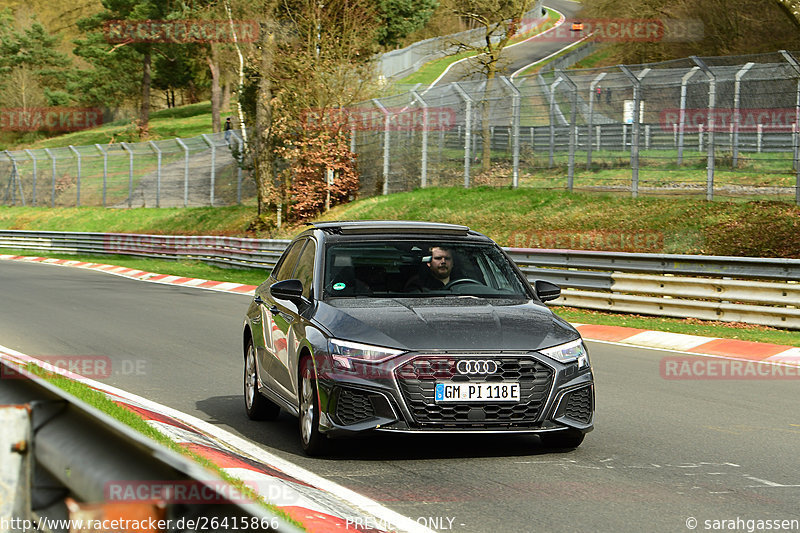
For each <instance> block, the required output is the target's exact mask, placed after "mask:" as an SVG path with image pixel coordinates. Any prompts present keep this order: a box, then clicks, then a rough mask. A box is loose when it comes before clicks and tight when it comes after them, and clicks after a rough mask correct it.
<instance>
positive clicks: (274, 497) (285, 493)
mask: <svg viewBox="0 0 800 533" xmlns="http://www.w3.org/2000/svg"><path fill="white" fill-rule="evenodd" d="M0 358H3V359H5V360H7V361H11V362H15V363H19V364H22V365H25V364H28V363H35V364H37V365H39V366H41V367H43V368H46V369H47V370H50V371H52V372H55V373H58V374H60V375H62V376H64V377H67V378H69V379H72V380H75V381H78V382H81V383H83V384H85V385H86V386H88V387H91V388H92V389H94V390H97V391H99V392H102V393H104V394H105V395H106V396H107V397H108V398H109V399H110V400H112V401H113V402H115V403H117V404H118V405H120V406H122V407H124V408H126V409H128V410H130V411H132V412H134V413H136V414H138V415H139V416H141V417H142V418H143V419H144V420H145V421H146V422H147V423H148V424H149V425H150V426H152V427H154V428H155V429H157V430H158V431H160V432H161V433H163V434H165V435H167V436H168V437H169V438H171V439H172V440H174V441H175V442H177V443H178V444H179V445H181V446H182V447H184V448H186V449H187V450H189V451H191V452H194V453H197V454H198V455H200V456H202V457H204V458H206V459H208V460H209V461H211V462H212V463H214V464H215V465H217V466H218V467H220V468H221V469H222V470H223V471H225V472H226V473H227V474H229V475H230V476H232V477H234V478H237V479H240V480H241V481H243V482H244V483H245V484H246V485H248V486H249V487H250V488H252V489H253V490H255V491H256V492H257V493H258V494H259V495H260V496H261V497H262V498H263V499H264V501H266V502H268V503H270V504H272V505H274V506H276V507H278V508H280V509H281V510H283V511H284V512H286V514H288V515H289V516H291V517H292V518H293V519H295V520H297V521H298V522H300V523H301V524H302V525H303V527H305V528H306V529H307V530H308V531H313V532H314V533H334V532H342V531H347V532H356V533H367V532H369V533H380V532H389V531H392V532H395V531H396V532H401V531H405V532H409V533H433V530H431V529H429V528H427V527H425V526H423V525H422V524H421V523H419V522H416V521H414V520H412V519H411V518H408V517H405V516H403V515H401V514H399V513H396V512H395V511H392V510H391V509H388V508H386V507H384V506H382V505H381V504H379V503H377V502H375V501H374V500H371V499H369V498H367V497H365V496H362V495H361V494H358V493H356V492H354V491H352V490H350V489H347V488H345V487H342V486H341V485H338V484H336V483H334V482H332V481H329V480H327V479H325V478H322V477H320V476H318V475H316V474H314V473H312V472H310V471H308V470H305V469H303V468H301V467H299V466H297V465H295V464H293V463H291V462H289V461H286V460H284V459H281V458H280V457H278V456H276V455H273V454H271V453H269V452H267V451H266V450H264V449H262V448H259V447H258V446H256V445H255V444H253V443H252V442H250V441H247V440H246V439H243V438H241V437H238V436H237V435H234V434H233V433H229V432H228V431H225V430H223V429H221V428H219V427H217V426H214V425H212V424H209V423H208V422H204V421H203V420H200V419H199V418H196V417H193V416H191V415H188V414H186V413H182V412H180V411H177V410H175V409H172V408H170V407H167V406H165V405H161V404H158V403H155V402H152V401H150V400H148V399H146V398H143V397H141V396H137V395H135V394H131V393H129V392H126V391H123V390H121V389H118V388H116V387H112V386H110V385H107V384H104V383H101V382H98V381H95V380H92V379H88V378H86V377H83V376H81V375H79V374H75V373H73V372H70V371H68V370H65V369H63V368H59V367H54V366H52V365H50V364H48V363H47V362H46V361H41V360H39V359H36V358H35V357H31V356H29V355H25V354H23V353H20V352H17V351H15V350H12V349H10V348H6V347H4V346H0Z"/></svg>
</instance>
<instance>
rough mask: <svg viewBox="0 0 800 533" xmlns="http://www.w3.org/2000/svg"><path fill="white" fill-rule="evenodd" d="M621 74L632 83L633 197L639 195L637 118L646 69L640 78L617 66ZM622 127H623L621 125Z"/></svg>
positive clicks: (623, 66)
mask: <svg viewBox="0 0 800 533" xmlns="http://www.w3.org/2000/svg"><path fill="white" fill-rule="evenodd" d="M619 68H620V70H622V72H623V74H625V76H627V77H628V79H629V80H630V81H631V84H632V85H633V123H632V124H631V196H633V197H634V198H636V197H638V196H639V120H640V119H641V117H640V116H639V113H640V110H641V109H640V106H641V104H640V102H641V98H642V80H641V78H643V77H644V76H645V75H646V74H647V72H648V69H645V70H644V71H642V73H641V75H640V76H641V78H640V77H639V76H636V74H634V73H633V72H631V70H630V69H629V68H628V67H626V66H625V65H620V66H619ZM623 127H625V126H624V125H623Z"/></svg>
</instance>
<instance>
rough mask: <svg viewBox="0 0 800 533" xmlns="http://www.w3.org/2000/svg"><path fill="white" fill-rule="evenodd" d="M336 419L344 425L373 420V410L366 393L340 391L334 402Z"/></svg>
mask: <svg viewBox="0 0 800 533" xmlns="http://www.w3.org/2000/svg"><path fill="white" fill-rule="evenodd" d="M336 417H337V418H338V419H339V421H340V422H341V423H342V424H344V425H349V424H355V423H356V422H362V421H364V420H368V419H370V418H374V417H375V409H374V408H373V406H372V402H371V401H370V397H369V395H368V394H367V393H365V392H361V391H356V390H351V389H341V391H340V392H339V397H338V399H337V401H336Z"/></svg>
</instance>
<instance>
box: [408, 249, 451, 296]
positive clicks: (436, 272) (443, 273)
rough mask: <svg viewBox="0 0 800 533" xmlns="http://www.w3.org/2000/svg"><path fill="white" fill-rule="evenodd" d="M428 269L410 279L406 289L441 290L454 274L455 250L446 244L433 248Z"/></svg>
mask: <svg viewBox="0 0 800 533" xmlns="http://www.w3.org/2000/svg"><path fill="white" fill-rule="evenodd" d="M426 264H427V265H428V268H427V269H422V271H421V272H420V273H419V274H417V275H416V276H414V277H412V278H411V279H410V280H408V283H407V284H406V290H407V291H409V290H422V289H429V290H441V289H444V288H445V287H446V286H447V284H448V283H450V281H451V276H452V274H453V267H454V266H455V263H454V261H453V251H452V250H451V249H450V248H448V247H446V246H434V247H432V248H431V259H430V261H428V262H427V263H426Z"/></svg>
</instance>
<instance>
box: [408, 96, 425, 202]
mask: <svg viewBox="0 0 800 533" xmlns="http://www.w3.org/2000/svg"><path fill="white" fill-rule="evenodd" d="M411 96H413V97H414V99H416V101H417V102H419V103H420V105H421V106H422V161H421V162H420V163H421V169H420V187H422V188H423V189H424V188H425V187H427V186H428V103H427V102H425V100H424V99H423V98H422V97H421V96H420V95H419V93H417V91H411Z"/></svg>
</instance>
